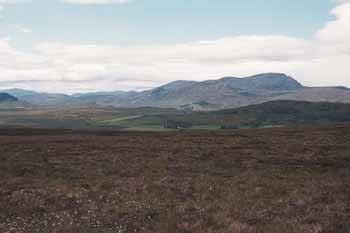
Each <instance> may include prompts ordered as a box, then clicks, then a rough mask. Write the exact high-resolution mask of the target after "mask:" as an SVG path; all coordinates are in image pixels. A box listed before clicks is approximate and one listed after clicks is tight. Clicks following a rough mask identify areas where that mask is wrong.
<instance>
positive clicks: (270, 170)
mask: <svg viewBox="0 0 350 233" xmlns="http://www.w3.org/2000/svg"><path fill="white" fill-rule="evenodd" d="M349 152H350V127H349V126H333V127H307V128H275V129H259V130H236V131H216V132H214V131H210V132H209V131H206V132H204V131H196V132H191V131H188V132H164V133H142V132H115V131H114V132H113V131H86V132H83V131H71V130H39V129H38V130H31V129H2V130H0V161H1V162H0V206H1V208H0V232H9V233H29V232H30V233H32V232H40V233H46V232H47V233H51V232H58V233H79V232H81V233H83V232H84V233H85V232H89V233H112V232H113V233H115V232H119V233H124V232H125V233H129V232H130V233H131V232H144V233H148V232H149V233H151V232H152V233H154V232H167V233H168V232H169V233H171V232H183V233H185V232H191V233H192V232H193V233H196V232H198V233H206V232H207V233H209V232H210V233H222V232H224V233H226V232H227V233H232V232H239V233H281V232H289V233H304V232H305V233H309V232H310V233H347V232H349V229H350V172H349V171H350V153H349Z"/></svg>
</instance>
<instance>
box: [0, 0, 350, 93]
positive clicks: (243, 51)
mask: <svg viewBox="0 0 350 233" xmlns="http://www.w3.org/2000/svg"><path fill="white" fill-rule="evenodd" d="M332 13H333V14H334V15H335V16H336V19H335V20H334V21H332V22H329V23H327V24H326V25H325V26H324V27H323V28H322V29H320V30H319V31H318V32H317V33H315V36H314V38H313V39H310V40H306V39H303V38H293V37H287V36H280V35H270V36H239V37H227V38H222V39H218V40H210V41H198V42H192V43H183V44H177V45H172V46H170V45H169V46H153V47H149V46H138V47H121V46H119V47H118V46H100V45H77V44H60V43H44V44H39V45H37V46H36V47H35V52H34V53H33V54H29V53H23V52H20V51H18V50H17V49H15V48H13V47H12V46H11V45H10V41H9V40H5V39H2V40H1V39H0V73H1V74H2V76H1V77H2V78H1V80H0V86H1V87H2V88H7V87H20V88H34V89H35V88H36V89H40V90H44V91H60V92H76V91H84V90H89V91H92V90H128V89H135V88H137V89H143V88H148V87H153V86H157V85H160V84H163V83H166V82H169V81H172V80H177V79H188V80H205V79H216V78H220V77H222V76H228V75H230V76H231V75H234V76H247V75H252V74H256V73H262V72H284V73H288V74H290V75H292V76H294V77H295V78H297V79H298V80H300V81H302V82H303V83H304V84H305V85H346V86H350V68H349V61H350V44H349V41H350V27H348V25H350V17H349V15H350V4H342V5H339V6H337V7H336V8H335V9H334V10H333V11H332Z"/></svg>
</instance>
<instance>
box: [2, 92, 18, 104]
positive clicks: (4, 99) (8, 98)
mask: <svg viewBox="0 0 350 233" xmlns="http://www.w3.org/2000/svg"><path fill="white" fill-rule="evenodd" d="M17 101H18V99H17V98H16V97H14V96H12V95H10V94H8V93H0V103H4V102H17Z"/></svg>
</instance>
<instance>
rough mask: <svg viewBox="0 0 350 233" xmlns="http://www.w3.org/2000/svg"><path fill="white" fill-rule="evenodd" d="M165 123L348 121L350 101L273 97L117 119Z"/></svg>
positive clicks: (229, 126) (218, 125) (241, 124)
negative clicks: (238, 105) (243, 104)
mask: <svg viewBox="0 0 350 233" xmlns="http://www.w3.org/2000/svg"><path fill="white" fill-rule="evenodd" d="M164 122H166V123H164ZM127 123H128V124H130V125H141V124H145V125H147V124H151V123H152V124H154V125H155V124H159V125H162V124H166V126H168V125H171V126H172V127H174V126H179V127H180V128H181V127H184V126H186V128H202V129H203V128H204V129H219V128H224V129H236V128H257V127H277V126H295V125H317V124H340V123H350V104H341V103H322V102H320V103H315V102H301V101H272V102H267V103H263V104H257V105H251V106H247V107H241V108H236V109H225V110H220V111H211V112H182V113H180V112H178V113H174V114H162V115H158V116H152V118H150V117H149V116H147V115H145V116H144V117H141V118H137V119H132V120H128V122H119V124H121V125H127Z"/></svg>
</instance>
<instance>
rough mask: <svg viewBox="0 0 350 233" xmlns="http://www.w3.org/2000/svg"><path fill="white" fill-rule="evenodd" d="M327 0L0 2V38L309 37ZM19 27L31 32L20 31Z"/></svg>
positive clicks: (23, 42) (23, 41)
mask: <svg viewBox="0 0 350 233" xmlns="http://www.w3.org/2000/svg"><path fill="white" fill-rule="evenodd" d="M332 7H334V3H332V2H331V1H329V0H308V1H305V0H294V1H290V0H268V1H266V0H251V1H246V0H219V1H213V0H176V1H164V0H134V1H133V2H130V3H126V4H100V5H96V4H92V5H82V4H67V3H63V2H61V1H59V0H57V1H55V0H33V2H31V3H26V4H12V5H8V6H6V10H4V12H3V13H2V15H3V19H2V20H1V21H0V28H2V30H1V36H11V37H12V38H13V39H14V43H16V44H18V45H19V46H30V45H31V43H36V42H40V41H60V42H67V43H94V44H95V43H102V44H123V45H124V44H159V43H167V44H170V43H179V42H187V41H195V40H202V39H217V38H221V37H227V36H237V35H271V34H278V35H288V36H298V37H305V38H309V37H311V36H312V35H313V34H314V32H315V31H317V30H318V29H319V28H320V27H322V25H324V24H325V22H327V21H329V20H330V19H331V18H332V16H331V15H330V14H328V13H329V11H330V10H331V9H332ZM19 27H21V28H27V29H30V30H31V31H32V32H33V33H30V34H27V35H23V32H21V30H18V29H19Z"/></svg>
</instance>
